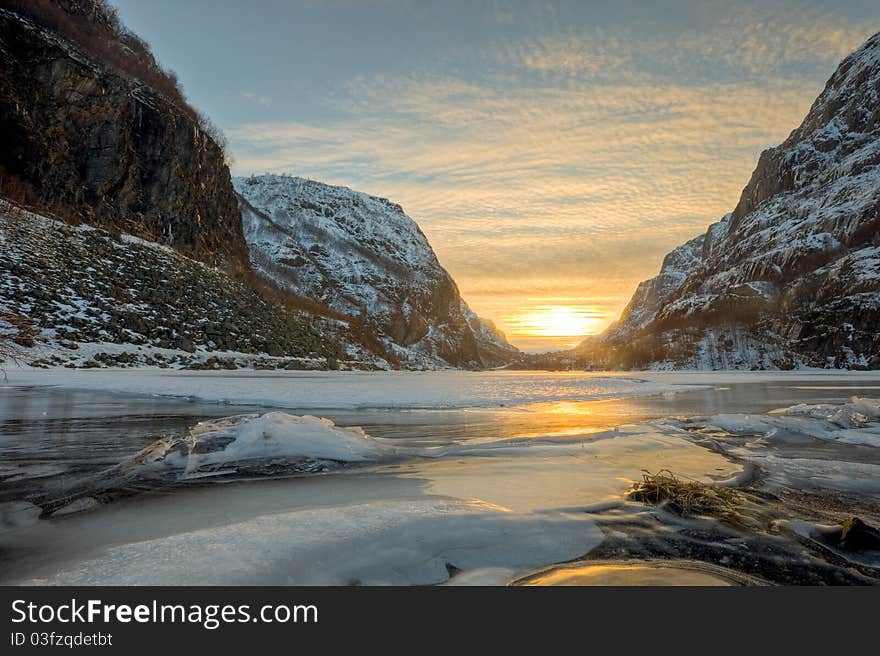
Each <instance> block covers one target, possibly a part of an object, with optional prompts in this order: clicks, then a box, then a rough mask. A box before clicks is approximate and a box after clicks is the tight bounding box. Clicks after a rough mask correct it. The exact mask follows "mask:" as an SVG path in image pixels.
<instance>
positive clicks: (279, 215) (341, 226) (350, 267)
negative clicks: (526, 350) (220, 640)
mask: <svg viewBox="0 0 880 656" xmlns="http://www.w3.org/2000/svg"><path fill="white" fill-rule="evenodd" d="M234 184H235V188H236V190H237V191H238V193H239V195H240V197H241V207H242V220H243V223H244V235H245V239H246V241H247V243H248V247H249V249H250V259H251V265H252V266H253V268H254V270H255V271H257V272H258V273H260V274H261V275H263V276H264V277H265V278H267V279H268V280H270V281H272V282H273V283H274V284H275V285H277V286H278V287H280V288H282V289H285V290H288V291H291V292H293V293H295V294H297V295H299V296H303V297H307V298H313V299H317V300H318V301H320V302H321V303H324V304H326V305H327V306H329V307H330V308H332V309H333V310H335V311H337V312H340V313H342V314H344V315H348V316H351V317H357V318H359V320H361V321H363V322H364V323H366V324H367V325H369V326H370V327H372V329H373V331H374V332H375V333H376V334H377V335H378V336H379V337H380V339H381V340H382V341H383V342H384V343H385V345H386V346H387V348H388V349H389V351H390V353H391V354H392V355H393V356H394V357H396V358H398V359H400V360H402V361H403V362H406V363H408V364H410V365H412V366H438V365H440V366H443V365H452V366H464V367H491V366H497V365H501V364H505V363H506V362H508V361H510V360H511V359H512V358H513V357H515V356H516V354H517V353H518V351H517V350H516V349H515V348H514V347H512V346H510V344H508V343H507V341H506V340H505V338H504V336H503V335H502V334H501V333H500V332H499V331H498V330H496V329H495V328H494V326H492V325H491V324H490V323H489V322H487V321H484V320H482V319H480V318H479V317H477V316H476V315H475V314H474V313H473V312H472V311H471V310H470V308H469V307H468V306H467V304H466V303H465V302H464V301H463V300H462V298H461V295H460V294H459V291H458V287H457V286H456V284H455V282H454V281H453V279H452V277H451V276H450V275H449V274H448V273H447V272H446V270H445V269H444V268H443V267H442V266H440V263H439V261H438V260H437V256H436V255H435V254H434V251H433V250H432V249H431V246H430V244H429V243H428V240H427V239H426V238H425V235H424V234H423V233H422V231H421V230H420V229H419V226H418V225H417V224H416V222H415V221H413V220H412V219H411V218H410V217H408V216H407V215H406V214H405V213H404V211H403V209H402V208H401V207H400V205H398V204H396V203H392V202H391V201H389V200H387V199H385V198H377V197H375V196H369V195H367V194H364V193H361V192H357V191H352V190H351V189H349V188H347V187H334V186H330V185H326V184H322V183H320V182H314V181H311V180H304V179H302V178H296V177H290V176H279V175H263V176H256V177H249V178H236V179H235V181H234Z"/></svg>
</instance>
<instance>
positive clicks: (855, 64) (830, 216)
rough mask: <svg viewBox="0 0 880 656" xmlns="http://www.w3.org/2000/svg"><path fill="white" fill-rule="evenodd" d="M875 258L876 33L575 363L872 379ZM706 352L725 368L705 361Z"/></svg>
mask: <svg viewBox="0 0 880 656" xmlns="http://www.w3.org/2000/svg"><path fill="white" fill-rule="evenodd" d="M878 245H880V34H878V35H875V36H874V37H872V38H871V39H869V40H868V41H867V42H866V43H865V44H864V45H863V46H862V47H861V48H860V49H859V50H857V51H856V52H855V53H853V54H852V55H850V56H849V57H847V58H846V59H845V60H844V61H843V62H842V63H841V64H840V66H839V67H838V69H837V71H836V72H835V73H834V75H833V76H832V77H831V79H830V80H829V81H828V84H827V85H826V87H825V90H824V91H823V92H822V94H821V95H820V96H819V98H818V99H817V100H816V102H815V103H814V104H813V107H812V108H811V109H810V112H809V114H808V115H807V117H806V118H805V119H804V122H803V123H802V125H801V126H800V127H799V128H797V129H796V130H794V131H793V132H792V133H791V135H790V136H789V137H788V139H787V140H786V141H785V142H784V143H782V144H781V145H780V146H778V147H775V148H771V149H769V150H766V151H764V152H763V153H762V154H761V157H760V159H759V162H758V165H757V168H756V169H755V172H754V173H753V174H752V178H751V180H750V181H749V183H748V185H747V186H746V187H745V189H744V190H743V193H742V197H741V198H740V201H739V204H738V205H737V207H736V208H735V209H734V211H733V212H732V213H731V214H730V215H728V216H726V217H725V218H724V219H723V220H722V221H721V222H719V223H716V224H714V225H713V226H712V227H710V228H709V231H708V232H707V233H706V234H705V235H702V236H700V237H697V238H695V239H693V240H691V241H689V242H687V243H686V244H684V245H683V246H680V247H678V248H676V249H675V250H674V251H672V252H671V253H670V254H669V255H668V256H667V258H666V260H664V263H663V267H662V269H661V272H660V275H658V276H657V277H656V278H653V279H651V280H649V281H646V282H643V283H642V284H641V285H639V288H638V290H637V291H636V293H635V295H634V296H633V299H632V300H631V302H630V304H629V305H628V306H627V308H626V310H625V311H624V313H623V315H622V317H621V320H620V321H619V322H618V323H617V324H616V325H614V326H612V328H611V329H609V331H607V332H606V333H605V335H603V336H602V338H601V339H599V340H592V341H590V342H589V343H585V345H584V350H586V351H588V352H589V353H590V354H591V355H592V356H593V357H596V358H598V359H605V360H607V361H610V362H612V363H616V364H617V365H624V366H630V367H651V366H656V364H657V363H658V362H666V363H668V364H671V365H672V366H680V367H681V366H685V367H698V368H705V367H708V368H714V367H718V366H722V367H730V366H732V367H734V368H749V367H755V366H757V367H766V366H769V367H790V366H798V365H800V364H808V365H812V366H832V367H862V368H864V367H878V366H880V254H878V249H877V247H878ZM740 343H747V344H748V348H745V349H742V348H740V347H739V344H740ZM712 349H715V350H719V351H722V352H724V353H726V355H725V357H721V358H714V359H706V358H705V357H702V355H701V354H704V353H705V352H706V351H707V350H712Z"/></svg>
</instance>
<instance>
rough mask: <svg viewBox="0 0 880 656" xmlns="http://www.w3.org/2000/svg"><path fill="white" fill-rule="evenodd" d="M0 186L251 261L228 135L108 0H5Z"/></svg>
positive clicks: (58, 209)
mask: <svg viewBox="0 0 880 656" xmlns="http://www.w3.org/2000/svg"><path fill="white" fill-rule="evenodd" d="M0 195H2V196H4V197H5V198H7V199H10V200H13V201H15V202H17V203H21V204H26V205H28V206H30V207H33V208H35V209H37V210H39V211H42V212H44V213H52V214H55V215H57V216H60V217H62V218H63V219H64V220H66V221H68V222H74V223H76V222H86V223H89V224H92V225H96V226H100V227H102V228H106V229H108V230H111V231H114V232H124V233H129V234H132V235H136V236H138V237H142V238H144V239H149V240H151V241H155V242H161V243H164V244H169V245H173V246H174V248H175V249H177V250H179V251H180V252H182V253H184V254H187V255H191V256H193V257H195V258H197V259H200V260H202V261H205V262H211V263H217V264H225V265H226V266H241V267H245V266H246V264H247V247H246V245H245V242H244V237H243V235H242V230H241V219H240V213H239V210H238V204H237V201H236V197H235V192H234V191H233V189H232V183H231V180H230V175H229V169H228V168H227V166H226V162H225V159H224V154H223V148H222V139H220V138H219V136H218V135H217V133H216V131H215V130H214V129H213V128H212V126H211V125H210V123H209V122H208V121H207V120H206V119H204V118H203V117H202V116H201V115H199V113H198V112H197V111H196V110H194V109H193V108H192V107H190V106H189V105H188V104H187V102H186V100H185V98H184V97H183V94H182V92H181V91H180V89H179V88H178V86H177V82H176V80H175V78H174V76H173V75H172V74H170V73H167V72H165V71H163V70H162V69H161V68H160V67H159V65H158V64H157V63H156V61H155V59H154V58H153V56H152V54H150V51H149V48H148V47H147V46H146V44H145V43H144V42H143V41H141V40H140V39H139V38H138V37H137V36H135V35H134V34H132V33H131V32H129V31H128V30H127V29H125V28H124V27H123V26H122V25H121V24H120V23H119V20H118V18H117V17H116V14H115V12H114V10H113V9H112V8H111V7H110V6H109V5H107V4H106V3H105V2H103V1H102V0H0Z"/></svg>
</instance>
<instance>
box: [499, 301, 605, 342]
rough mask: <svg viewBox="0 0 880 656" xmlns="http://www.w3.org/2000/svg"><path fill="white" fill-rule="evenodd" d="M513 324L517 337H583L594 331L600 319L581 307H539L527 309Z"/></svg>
mask: <svg viewBox="0 0 880 656" xmlns="http://www.w3.org/2000/svg"><path fill="white" fill-rule="evenodd" d="M513 323H514V328H513V332H514V334H519V335H531V336H535V337H584V336H586V335H589V334H591V333H593V332H595V331H596V328H597V327H598V325H599V324H600V323H601V317H600V316H597V314H596V313H595V312H593V311H591V310H590V309H588V308H583V307H572V306H564V305H539V306H534V307H531V308H528V310H526V311H525V312H523V313H522V314H520V315H519V316H518V317H517V318H516V319H515V321H514V322H513Z"/></svg>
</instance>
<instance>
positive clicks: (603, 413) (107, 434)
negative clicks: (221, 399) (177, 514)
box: [0, 379, 877, 500]
mask: <svg viewBox="0 0 880 656" xmlns="http://www.w3.org/2000/svg"><path fill="white" fill-rule="evenodd" d="M876 390H877V385H876V379H873V380H871V379H866V380H865V381H859V380H858V379H851V380H847V381H846V383H845V384H842V385H840V386H834V385H828V384H819V383H817V384H815V385H811V384H804V383H800V384H798V385H794V384H784V383H779V382H776V383H742V384H731V385H728V386H725V387H718V388H715V389H705V390H700V391H690V392H681V393H675V394H664V395H657V396H647V397H630V398H622V399H608V400H599V401H596V400H593V401H574V400H561V401H553V402H545V403H536V404H531V405H527V406H520V407H508V408H505V407H500V408H483V409H448V410H351V411H342V410H335V411H328V412H326V413H322V414H326V415H327V416H329V418H330V419H332V420H333V421H335V422H336V423H337V424H339V425H342V426H355V425H356V426H362V427H363V428H364V429H365V430H366V431H367V433H369V434H370V435H373V436H375V437H386V438H395V439H406V440H410V441H412V442H413V444H414V445H438V444H448V443H450V442H460V441H464V440H495V439H503V438H536V437H553V438H556V439H564V438H566V437H569V436H580V435H584V434H589V433H594V432H597V431H602V430H606V429H608V428H611V427H614V426H619V425H621V424H629V423H637V422H641V421H646V420H650V419H655V418H659V417H666V416H670V415H672V416H683V415H684V416H693V415H712V414H717V413H741V412H748V413H762V412H766V411H768V410H771V409H773V408H779V407H785V406H789V405H793V404H795V403H801V402H812V403H816V402H839V401H842V400H845V399H847V398H849V397H851V396H853V395H859V394H862V395H865V396H876V394H877V392H876ZM269 409H271V408H267V407H257V406H234V407H230V406H228V405H223V404H219V403H205V402H192V401H186V400H182V399H173V398H167V397H145V398H144V397H135V396H128V395H121V394H112V393H106V392H94V391H76V390H66V389H61V388H52V387H3V388H0V500H8V499H11V498H19V497H20V496H21V495H22V494H23V493H24V491H25V490H26V489H28V488H32V487H33V486H34V485H35V484H42V483H45V482H48V481H58V480H59V479H61V482H63V479H64V478H65V477H69V476H78V475H81V474H83V473H87V472H91V471H96V470H98V469H102V468H104V467H107V466H109V465H112V464H115V463H117V462H119V461H120V460H122V459H124V458H126V457H128V456H130V455H131V454H132V453H134V452H136V451H138V450H140V449H142V448H143V447H144V446H146V445H147V444H148V443H149V440H150V439H151V437H153V436H155V435H157V434H169V433H172V434H181V433H184V432H185V431H187V430H188V429H189V428H190V427H192V426H193V425H195V424H196V423H197V422H198V421H201V420H203V419H209V418H215V417H222V416H228V415H230V414H241V413H246V412H266V411H267V410H269ZM286 411H287V412H291V413H293V414H310V413H311V412H314V411H297V410H291V409H287V410H286Z"/></svg>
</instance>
